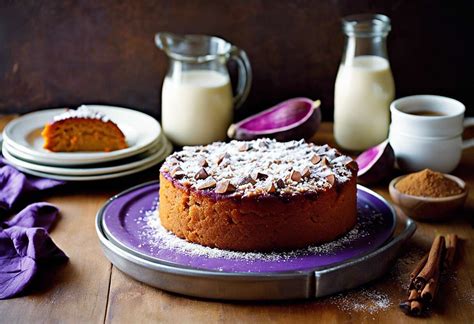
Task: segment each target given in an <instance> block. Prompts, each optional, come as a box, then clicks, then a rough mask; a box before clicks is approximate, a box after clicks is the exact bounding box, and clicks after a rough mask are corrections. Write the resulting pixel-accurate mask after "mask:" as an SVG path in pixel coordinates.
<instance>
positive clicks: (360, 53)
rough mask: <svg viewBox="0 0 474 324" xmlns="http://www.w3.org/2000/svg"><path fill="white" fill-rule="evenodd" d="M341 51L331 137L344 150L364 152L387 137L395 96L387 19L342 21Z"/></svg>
mask: <svg viewBox="0 0 474 324" xmlns="http://www.w3.org/2000/svg"><path fill="white" fill-rule="evenodd" d="M342 27H343V31H344V33H345V35H346V42H345V49H344V53H343V56H342V61H341V65H340V66H339V71H338V74H337V78H336V84H335V93H334V136H335V139H336V142H337V143H338V144H339V145H340V146H341V147H342V148H345V149H348V150H353V151H361V150H365V149H367V148H369V147H371V146H374V145H377V144H379V143H381V142H383V141H384V140H385V139H386V138H387V136H388V128H389V121H390V113H389V107H390V103H391V102H392V101H393V99H394V96H395V85H394V81H393V76H392V72H391V69H390V63H389V61H388V56H387V47H386V38H387V35H388V33H389V31H390V19H389V18H388V17H386V16H384V15H371V14H363V15H353V16H348V17H345V18H344V19H343V20H342Z"/></svg>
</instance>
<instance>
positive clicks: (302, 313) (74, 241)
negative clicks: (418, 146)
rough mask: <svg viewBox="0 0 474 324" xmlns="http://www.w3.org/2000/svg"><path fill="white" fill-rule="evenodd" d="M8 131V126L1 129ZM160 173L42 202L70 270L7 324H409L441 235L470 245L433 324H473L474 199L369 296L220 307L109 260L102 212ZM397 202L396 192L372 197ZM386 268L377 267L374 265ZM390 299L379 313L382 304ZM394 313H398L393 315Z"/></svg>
mask: <svg viewBox="0 0 474 324" xmlns="http://www.w3.org/2000/svg"><path fill="white" fill-rule="evenodd" d="M1 120H2V121H3V122H5V121H6V117H3V118H2V119H1ZM314 140H315V142H317V143H329V144H331V145H334V140H333V137H332V125H331V124H329V123H325V124H323V125H322V129H321V130H320V131H319V132H318V134H317V135H316V136H315V139H314ZM473 168H474V150H469V151H465V153H464V156H463V159H462V161H461V164H460V166H459V167H458V169H457V170H456V171H455V172H454V174H455V175H458V176H460V177H461V178H463V179H464V180H466V182H467V183H468V184H469V185H470V186H471V188H472V187H474V172H473ZM157 178H158V167H155V168H152V169H151V170H148V171H147V172H145V174H143V175H140V176H138V177H137V176H134V177H131V179H130V178H127V179H119V180H115V181H108V182H102V183H89V184H77V185H76V184H72V185H68V186H66V187H65V188H63V189H61V190H58V191H56V192H54V193H52V194H49V195H46V196H45V195H43V197H38V201H40V200H45V201H49V202H51V203H53V204H55V205H57V206H58V207H59V208H60V210H61V217H60V219H59V221H58V222H57V224H56V226H55V227H54V228H53V229H52V233H51V235H52V237H53V239H54V241H55V242H56V243H57V244H58V245H59V246H60V247H61V248H62V249H63V250H64V251H65V252H66V253H67V254H68V256H69V257H70V260H69V262H68V263H67V264H65V265H63V266H59V267H57V268H53V270H52V271H51V273H48V274H42V275H41V277H40V278H39V279H38V280H37V281H38V282H37V284H36V285H35V288H34V290H33V291H32V292H31V293H30V294H29V295H28V296H25V297H19V298H14V299H10V300H4V301H0V322H2V323H16V322H19V323H41V322H62V323H64V322H75V323H100V322H118V323H145V322H172V323H187V322H193V323H194V322H205V323H213V322H252V323H261V322H277V323H289V322H298V323H303V322H308V323H315V322H323V323H327V322H345V323H364V322H379V321H383V322H389V323H410V322H413V323H415V322H419V321H420V320H419V319H413V318H409V317H407V316H405V315H403V314H402V313H401V311H400V310H399V309H398V303H399V301H400V300H401V299H403V298H405V291H404V290H403V289H402V288H401V287H400V282H406V278H407V273H408V272H409V271H410V270H411V268H412V267H413V263H414V262H415V260H416V258H417V257H419V256H421V255H422V253H424V252H425V251H427V250H428V249H429V245H430V243H431V241H432V239H433V237H434V235H435V233H437V232H439V233H446V232H455V233H457V234H458V235H460V236H461V237H462V238H464V239H466V240H465V241H464V244H463V245H462V248H461V253H460V258H459V259H460V260H459V261H458V262H457V265H456V271H455V275H453V276H450V278H448V279H447V280H446V281H445V282H443V285H442V287H441V290H440V295H439V296H444V297H443V299H444V301H443V302H442V303H440V302H439V299H438V302H436V303H435V310H434V311H433V313H432V315H431V316H430V317H429V320H430V321H432V322H434V323H444V322H454V323H472V322H473V321H474V293H473V287H472V285H473V282H474V245H473V239H474V231H473V228H472V220H473V219H472V215H473V211H474V190H472V191H471V193H470V195H469V198H468V201H467V204H466V208H465V210H464V212H463V213H462V214H459V215H453V220H452V221H449V222H446V223H440V224H429V223H418V230H417V232H416V234H415V235H414V237H413V238H412V239H411V240H410V242H409V243H408V244H407V245H406V248H404V251H403V252H402V253H401V255H400V258H399V259H398V261H397V263H396V264H395V265H394V268H393V270H392V271H391V272H390V273H388V274H386V275H385V276H384V277H383V278H381V279H379V280H377V281H375V282H373V283H370V284H368V285H366V286H365V287H362V288H359V289H355V290H353V291H350V292H347V293H343V294H340V295H338V296H336V297H328V298H323V299H318V300H310V301H289V302H265V303H252V302H219V301H208V300H200V299H195V298H188V297H183V296H178V295H175V294H171V293H167V292H165V291H161V290H158V289H155V288H151V287H148V286H146V285H144V284H141V283H140V282H137V281H135V280H133V279H131V278H129V277H127V276H126V275H124V274H123V273H121V272H120V271H119V270H117V269H116V268H115V267H113V266H112V265H111V264H110V263H109V261H108V260H107V259H106V258H105V256H104V254H103V253H102V250H101V248H100V246H99V241H98V238H97V236H96V233H95V229H94V219H95V215H96V212H97V210H98V209H99V208H100V206H101V205H102V204H103V203H104V202H105V201H106V200H107V199H108V198H109V197H111V196H113V195H114V194H117V193H119V192H121V191H122V190H124V189H126V188H129V187H130V186H132V185H135V184H139V183H141V182H144V181H147V180H150V179H157ZM372 189H374V190H376V191H377V192H379V193H380V194H382V195H383V196H385V197H386V198H388V199H389V196H388V192H387V183H383V184H380V185H378V186H375V187H373V188H372ZM374 266H377V265H374ZM379 297H381V298H382V300H379V302H378V303H374V302H373V299H374V298H379ZM387 304H390V305H389V306H387Z"/></svg>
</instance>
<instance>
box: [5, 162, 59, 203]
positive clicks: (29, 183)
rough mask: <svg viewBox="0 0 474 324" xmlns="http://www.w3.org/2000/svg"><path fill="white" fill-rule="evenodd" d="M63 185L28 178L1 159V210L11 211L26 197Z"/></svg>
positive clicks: (48, 180)
mask: <svg viewBox="0 0 474 324" xmlns="http://www.w3.org/2000/svg"><path fill="white" fill-rule="evenodd" d="M62 184H64V182H63V181H58V180H52V179H44V178H38V177H34V176H26V175H24V174H23V173H21V172H20V171H18V170H17V169H15V168H14V167H13V166H11V165H9V164H8V163H7V162H6V161H5V160H4V159H3V158H2V157H0V209H4V210H10V209H11V208H12V207H13V205H14V204H15V203H16V202H17V201H18V200H19V199H20V198H21V197H23V196H24V195H28V194H30V193H32V192H35V191H41V190H45V189H50V188H53V187H56V186H59V185H62Z"/></svg>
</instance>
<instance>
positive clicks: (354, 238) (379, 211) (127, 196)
mask: <svg viewBox="0 0 474 324" xmlns="http://www.w3.org/2000/svg"><path fill="white" fill-rule="evenodd" d="M158 190H159V183H158V182H157V181H155V182H150V183H145V184H142V185H139V186H137V187H134V188H131V189H129V190H127V191H125V192H123V193H121V194H119V195H117V196H115V197H113V198H112V199H110V200H109V201H108V202H107V203H106V205H105V206H104V207H103V208H102V210H101V211H100V212H99V215H98V216H99V217H102V227H103V230H104V233H105V235H106V237H107V238H108V239H109V240H110V241H111V242H113V243H114V244H115V245H117V246H119V247H120V248H122V249H125V250H127V251H129V252H131V253H133V254H135V255H137V256H139V257H142V258H145V259H147V260H149V261H153V262H158V263H162V264H168V265H172V266H174V267H182V268H187V269H189V268H191V269H200V270H207V271H218V272H229V273H241V272H245V273H262V272H263V273H265V272H292V271H305V270H315V269H321V268H326V267H329V266H334V265H336V264H340V263H343V262H345V261H347V260H349V259H353V258H356V257H360V256H363V255H366V254H368V253H370V252H372V251H374V250H375V249H377V248H378V247H380V246H381V245H383V244H384V243H385V242H386V241H387V240H388V239H389V238H390V237H391V236H392V234H393V231H394V229H395V219H396V215H395V212H394V210H393V208H392V207H391V206H390V205H389V204H388V203H387V202H386V201H385V200H384V199H383V198H382V197H381V196H379V195H377V194H376V193H374V192H372V191H370V190H369V189H367V188H365V187H362V186H358V191H357V206H358V207H357V208H358V224H357V225H356V227H355V228H354V229H353V230H352V231H351V232H349V233H348V234H347V235H345V236H344V237H342V238H340V239H338V240H336V241H335V242H331V243H328V244H325V245H322V246H315V247H310V248H307V249H302V250H297V251H293V252H291V253H290V252H281V253H276V252H272V253H229V252H224V251H222V250H217V249H210V248H203V247H201V246H196V245H193V244H191V243H187V242H185V241H184V240H181V239H178V238H176V237H174V236H173V235H172V234H169V233H166V231H164V230H163V229H162V228H161V229H159V225H157V222H156V217H157V216H156V213H155V212H153V210H155V209H156V206H157V204H158ZM157 226H158V227H157Z"/></svg>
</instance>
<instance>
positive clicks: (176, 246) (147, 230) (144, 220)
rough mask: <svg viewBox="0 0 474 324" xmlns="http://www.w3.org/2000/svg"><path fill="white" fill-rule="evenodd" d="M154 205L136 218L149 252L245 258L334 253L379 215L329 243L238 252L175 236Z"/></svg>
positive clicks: (364, 233) (276, 258) (362, 233)
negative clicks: (162, 223)
mask: <svg viewBox="0 0 474 324" xmlns="http://www.w3.org/2000/svg"><path fill="white" fill-rule="evenodd" d="M155 208H156V207H155ZM155 208H154V209H153V210H147V211H142V212H141V216H140V217H138V218H136V219H135V221H136V222H137V223H138V224H143V226H142V229H141V232H140V234H139V235H140V236H141V240H142V241H145V242H147V246H148V248H149V249H150V252H154V250H155V249H156V250H161V249H166V250H173V251H175V252H178V253H182V254H186V255H190V256H204V257H208V258H220V259H233V260H246V261H254V260H259V261H282V262H284V261H285V260H290V259H292V258H295V257H298V256H304V255H333V254H335V253H337V251H340V250H341V249H344V247H347V246H348V245H350V244H351V243H352V242H354V241H355V240H356V239H358V238H361V237H365V236H367V235H369V232H368V231H367V228H369V227H370V226H371V224H372V223H373V222H379V221H380V219H381V215H380V214H377V213H372V214H371V216H370V217H368V218H366V217H364V218H359V221H358V224H357V225H356V226H355V227H354V228H353V229H352V230H351V231H350V232H349V233H347V234H346V235H344V236H343V237H341V238H339V239H337V240H335V241H332V242H329V243H325V244H321V245H314V246H308V247H307V248H304V249H298V250H293V251H285V252H237V251H228V250H222V249H218V248H211V247H206V246H202V245H199V244H195V243H191V242H188V241H186V240H184V239H181V238H179V237H177V236H175V235H174V234H173V233H171V232H169V231H168V230H166V229H165V228H164V227H163V226H162V225H161V223H160V219H159V217H157V210H155ZM364 209H367V210H370V209H371V208H370V207H369V206H366V207H364Z"/></svg>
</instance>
